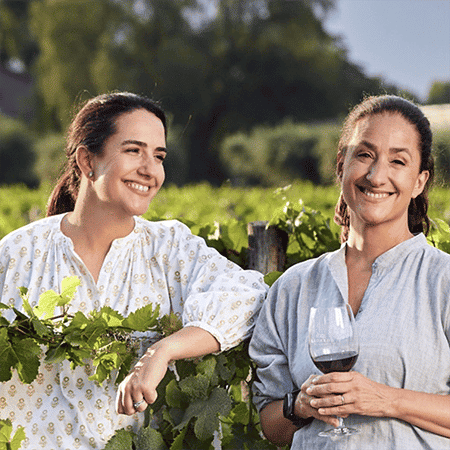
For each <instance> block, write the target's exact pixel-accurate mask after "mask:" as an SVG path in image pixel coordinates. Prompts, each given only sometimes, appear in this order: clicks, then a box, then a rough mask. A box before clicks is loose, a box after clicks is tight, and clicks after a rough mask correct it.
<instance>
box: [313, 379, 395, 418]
mask: <svg viewBox="0 0 450 450" xmlns="http://www.w3.org/2000/svg"><path fill="white" fill-rule="evenodd" d="M309 380H311V382H310V383H309V385H308V386H307V388H306V390H305V393H306V394H307V395H308V396H310V397H308V399H309V404H310V406H311V408H312V409H313V410H314V411H315V412H316V414H318V417H317V418H321V420H323V418H324V417H326V416H338V417H344V418H345V417H347V416H348V415H349V414H360V415H363V416H372V417H392V416H393V406H392V403H393V399H394V397H395V395H394V391H396V389H394V388H390V387H388V386H385V385H384V384H380V383H375V382H374V381H371V380H369V379H368V378H367V377H365V376H363V375H361V374H360V373H358V372H332V373H329V374H326V375H320V376H315V377H312V379H311V377H310V378H309ZM311 397H314V398H311ZM312 415H314V414H312ZM314 417H316V415H314Z"/></svg>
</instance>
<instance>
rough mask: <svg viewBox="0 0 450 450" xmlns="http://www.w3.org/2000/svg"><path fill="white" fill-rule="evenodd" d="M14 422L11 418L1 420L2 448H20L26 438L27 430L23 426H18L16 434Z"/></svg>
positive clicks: (0, 444) (9, 449) (6, 449)
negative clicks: (13, 431)
mask: <svg viewBox="0 0 450 450" xmlns="http://www.w3.org/2000/svg"><path fill="white" fill-rule="evenodd" d="M12 429H13V427H12V424H11V421H10V420H9V419H6V420H0V450H18V449H19V448H20V446H21V443H22V441H23V440H24V439H25V430H24V428H23V427H22V426H19V427H17V430H16V432H15V433H14V436H13V437H12V438H11V434H12Z"/></svg>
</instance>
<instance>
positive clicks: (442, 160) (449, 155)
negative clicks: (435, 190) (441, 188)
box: [433, 124, 450, 186]
mask: <svg viewBox="0 0 450 450" xmlns="http://www.w3.org/2000/svg"><path fill="white" fill-rule="evenodd" d="M433 151H434V154H435V162H436V181H437V182H438V183H440V184H444V185H447V186H448V185H450V124H449V125H448V128H441V129H435V130H433Z"/></svg>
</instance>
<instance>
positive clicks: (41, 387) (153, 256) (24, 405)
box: [0, 92, 266, 450]
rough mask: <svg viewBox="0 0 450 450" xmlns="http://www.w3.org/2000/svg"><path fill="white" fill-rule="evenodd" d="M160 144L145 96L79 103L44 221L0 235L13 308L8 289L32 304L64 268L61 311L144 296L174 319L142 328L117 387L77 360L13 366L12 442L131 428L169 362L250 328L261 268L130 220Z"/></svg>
mask: <svg viewBox="0 0 450 450" xmlns="http://www.w3.org/2000/svg"><path fill="white" fill-rule="evenodd" d="M166 152H167V150H166V121H165V115H164V112H163V111H162V109H161V108H160V107H159V106H158V105H157V104H156V103H154V102H153V101H151V100H150V99H147V98H145V97H142V96H138V95H135V94H131V93H126V92H123V93H112V94H105V95H100V96H98V97H95V98H93V99H91V100H89V101H88V102H86V103H85V105H84V106H83V107H82V108H81V110H80V111H79V112H78V114H77V115H76V116H75V118H74V120H73V122H72V125H71V126H70V128H69V131H68V136H67V166H66V170H65V172H64V174H63V175H62V177H61V179H60V181H59V182H58V184H57V186H56V187H55V189H54V191H53V193H52V195H51V197H50V200H49V204H48V211H47V215H48V216H49V217H47V218H45V219H42V220H39V221H36V222H34V223H31V224H29V225H27V226H25V227H23V228H21V229H19V230H16V231H14V232H12V233H10V234H9V235H8V236H6V237H5V238H4V239H3V240H1V241H0V292H1V293H2V294H1V301H2V303H6V304H9V305H11V306H14V307H15V308H16V309H19V310H20V309H21V307H22V305H21V299H20V296H19V291H18V289H17V288H18V287H21V286H25V287H27V288H28V289H29V290H28V298H29V302H30V304H31V306H34V305H36V303H37V301H38V299H39V295H40V294H41V293H42V292H44V291H46V290H49V289H54V290H59V287H60V286H61V281H62V279H63V278H65V277H67V276H72V275H76V276H78V277H79V278H80V280H81V285H80V286H79V287H78V288H77V292H76V294H75V298H74V300H73V302H72V303H71V306H70V310H69V313H70V312H71V311H73V312H75V311H82V312H84V313H88V312H89V311H92V310H94V309H98V308H100V307H102V306H110V307H111V308H113V309H115V310H117V311H118V312H120V313H121V314H122V315H123V316H126V315H128V314H129V313H131V312H133V311H135V310H136V309H138V308H140V307H142V306H145V305H146V304H148V303H153V304H154V305H155V306H156V305H159V306H160V314H161V315H165V314H168V313H170V312H174V313H175V314H176V315H177V316H178V317H180V318H181V319H182V322H183V325H184V327H183V328H182V329H181V330H180V331H178V332H176V333H174V334H172V335H170V336H168V337H166V338H164V339H162V340H159V341H157V342H155V336H150V335H149V336H147V339H149V340H150V342H151V345H150V347H149V348H148V350H147V351H146V352H145V353H144V355H143V356H142V357H141V359H140V360H139V361H138V363H137V364H136V366H135V367H134V368H133V370H132V371H131V373H130V374H129V375H128V376H127V377H126V378H125V380H124V381H123V382H122V383H121V384H120V386H119V388H118V389H117V390H116V388H115V386H114V385H113V383H107V382H104V383H103V385H102V386H99V385H98V384H96V383H95V382H93V381H90V380H89V374H90V373H92V372H91V366H90V365H89V364H88V365H86V366H85V367H77V368H76V369H74V370H72V369H71V368H70V365H69V363H68V361H65V362H63V363H61V364H45V365H42V366H41V368H40V375H39V377H38V379H37V380H35V381H34V382H33V383H32V384H31V385H29V386H26V385H23V384H22V383H21V382H20V380H19V379H18V377H17V375H16V374H14V375H13V378H12V379H11V380H10V381H8V382H6V383H2V384H0V418H1V419H8V418H9V419H11V420H12V421H13V423H14V426H18V425H22V426H24V427H25V432H26V436H27V440H26V441H25V443H24V448H27V449H33V450H34V449H38V448H39V449H41V448H45V449H56V448H64V449H74V448H81V449H88V448H103V447H104V446H105V444H106V442H107V441H108V440H109V438H110V437H111V435H112V434H114V432H115V430H117V429H120V428H126V427H130V426H133V427H137V426H139V425H140V424H142V421H143V417H142V416H143V415H142V414H136V413H137V412H142V411H143V410H145V409H146V407H147V406H148V404H151V403H153V402H154V401H155V399H156V395H157V394H156V388H157V386H158V384H159V383H160V381H161V380H162V378H163V377H164V375H165V373H166V371H167V368H168V365H169V363H170V362H171V361H174V360H177V359H182V358H189V357H197V356H201V355H205V354H208V353H213V352H219V351H221V350H226V349H229V348H231V347H233V346H235V345H237V344H238V343H239V342H240V341H242V340H243V339H245V338H246V337H248V336H249V335H250V332H251V330H252V327H253V321H254V316H255V315H256V314H257V312H258V310H259V308H260V305H261V304H262V302H263V300H264V297H265V294H266V285H265V284H264V282H263V279H262V275H261V274H260V273H259V272H255V271H249V270H242V269H241V268H240V267H238V266H237V265H235V264H233V263H232V262H230V261H228V260H227V259H226V258H224V257H223V256H221V255H220V254H219V253H218V252H217V251H215V250H214V249H212V248H209V247H207V246H206V244H205V242H204V240H203V239H201V238H199V237H197V236H194V235H192V234H191V232H190V230H189V229H188V228H187V227H186V226H185V225H183V224H182V223H180V222H178V221H176V220H170V221H161V222H149V221H147V220H144V219H143V218H142V217H140V216H141V215H142V214H144V213H145V212H146V211H147V209H148V207H149V205H150V202H151V200H152V199H153V198H154V196H155V195H156V194H157V192H158V191H159V189H160V187H161V185H162V184H163V181H164V166H163V162H164V158H165V156H166ZM8 312H9V311H6V313H4V314H3V315H4V316H5V317H6V318H7V319H8V318H9V317H8ZM11 318H12V317H11ZM115 411H117V413H118V414H117V413H116V412H115ZM127 416H130V417H127Z"/></svg>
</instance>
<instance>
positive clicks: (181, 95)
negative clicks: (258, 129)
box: [28, 0, 380, 183]
mask: <svg viewBox="0 0 450 450" xmlns="http://www.w3.org/2000/svg"><path fill="white" fill-rule="evenodd" d="M333 4H334V0H296V1H285V0H270V1H269V0H217V2H214V3H212V2H210V3H205V1H204V0H122V1H118V0H98V1H96V2H93V1H89V0H57V1H56V0H40V1H36V2H33V3H32V6H31V7H30V8H29V10H28V14H29V23H30V28H31V30H32V32H33V33H32V34H33V36H34V37H35V39H36V42H37V43H38V48H39V56H38V58H37V60H36V61H35V62H34V63H33V73H34V74H35V76H36V78H37V82H38V89H39V96H40V99H41V102H42V110H43V111H44V115H43V117H42V118H41V121H40V123H42V124H44V126H45V127H51V128H54V129H55V128H56V129H57V131H58V129H59V130H61V129H63V128H65V127H66V126H67V123H68V122H69V120H70V118H71V115H72V114H71V111H72V107H73V104H74V102H75V101H77V100H79V99H85V98H87V97H90V96H93V95H96V94H98V93H101V92H105V91H110V90H115V89H119V90H130V91H134V92H137V93H142V94H145V95H149V96H151V97H153V98H155V99H157V100H161V101H162V103H163V106H164V107H165V109H166V110H167V111H169V112H170V113H171V114H172V115H173V123H174V125H175V126H176V127H177V129H182V130H183V132H182V133H180V136H181V138H182V139H183V141H184V143H185V146H186V148H187V154H188V157H189V160H188V161H186V160H185V159H182V160H180V164H183V165H186V164H187V165H188V166H189V171H188V175H187V179H188V180H190V181H194V180H198V179H205V178H206V179H207V180H209V181H211V182H214V183H221V182H222V181H223V180H224V179H225V178H226V177H227V176H228V172H227V170H226V168H225V167H221V165H220V162H219V158H218V148H219V143H220V141H221V140H222V139H223V138H224V136H226V135H227V134H230V133H233V132H235V131H238V130H243V131H248V130H249V129H251V128H252V127H254V126H255V125H258V124H269V125H275V124H276V123H279V122H281V121H282V120H284V119H285V118H286V117H291V118H292V119H293V120H296V121H307V120H321V119H328V118H334V117H336V116H337V115H339V114H344V113H346V112H347V109H348V106H349V105H351V104H354V103H356V102H358V101H359V100H360V98H361V96H362V93H363V92H369V93H376V92H378V91H379V90H380V80H377V79H372V78H368V77H367V76H366V75H365V74H364V72H363V70H362V69H361V68H360V67H358V66H356V65H354V64H352V63H350V62H349V61H348V58H347V53H346V50H345V48H344V47H343V45H342V43H341V42H340V41H339V40H338V39H337V38H335V37H333V36H330V35H328V34H327V33H326V31H325V30H324V28H323V27H322V22H321V21H322V20H323V17H324V15H325V14H326V13H327V11H329V10H330V9H331V8H332V7H333ZM205 5H216V7H217V9H216V10H213V11H212V12H213V13H212V14H205V7H206V6H205ZM44 119H45V120H44ZM174 153H175V154H176V151H175V152H174ZM180 181H181V182H183V181H186V180H180Z"/></svg>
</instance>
